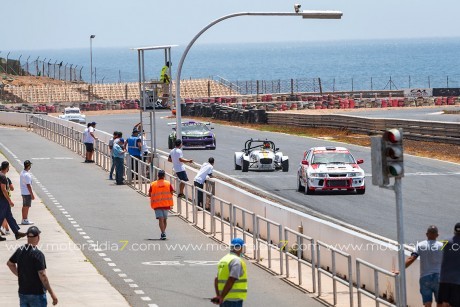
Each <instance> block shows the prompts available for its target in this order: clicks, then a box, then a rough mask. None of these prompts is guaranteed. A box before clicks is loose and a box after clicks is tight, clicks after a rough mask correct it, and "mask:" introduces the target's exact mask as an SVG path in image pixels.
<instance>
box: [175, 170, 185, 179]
mask: <svg viewBox="0 0 460 307" xmlns="http://www.w3.org/2000/svg"><path fill="white" fill-rule="evenodd" d="M176 176H177V178H179V179H180V180H182V181H188V177H187V172H186V171H182V172H178V173H176Z"/></svg>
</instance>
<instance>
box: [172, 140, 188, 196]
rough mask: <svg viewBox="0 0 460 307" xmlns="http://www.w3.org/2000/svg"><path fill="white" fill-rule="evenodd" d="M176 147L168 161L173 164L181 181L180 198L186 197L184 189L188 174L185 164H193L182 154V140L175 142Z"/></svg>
mask: <svg viewBox="0 0 460 307" xmlns="http://www.w3.org/2000/svg"><path fill="white" fill-rule="evenodd" d="M175 145H176V147H175V148H173V150H171V152H170V153H169V157H168V161H169V162H172V163H173V170H174V172H176V176H177V178H179V179H180V181H181V182H180V184H179V194H178V195H177V196H178V197H185V195H184V188H185V183H184V181H188V177H187V172H186V171H185V166H184V162H186V163H193V160H191V159H184V154H183V153H182V150H181V147H182V140H181V139H177V140H176V142H175Z"/></svg>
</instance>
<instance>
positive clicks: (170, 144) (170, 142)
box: [168, 138, 174, 149]
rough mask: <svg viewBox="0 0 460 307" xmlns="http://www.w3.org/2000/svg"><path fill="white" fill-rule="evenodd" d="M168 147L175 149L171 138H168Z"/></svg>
mask: <svg viewBox="0 0 460 307" xmlns="http://www.w3.org/2000/svg"><path fill="white" fill-rule="evenodd" d="M168 148H169V149H173V148H174V146H173V141H172V139H171V138H168Z"/></svg>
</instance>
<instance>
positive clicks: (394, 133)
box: [385, 129, 402, 143]
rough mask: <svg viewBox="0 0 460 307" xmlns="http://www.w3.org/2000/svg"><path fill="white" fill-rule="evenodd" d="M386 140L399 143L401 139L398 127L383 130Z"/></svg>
mask: <svg viewBox="0 0 460 307" xmlns="http://www.w3.org/2000/svg"><path fill="white" fill-rule="evenodd" d="M385 134H386V137H387V140H388V141H389V142H391V143H399V142H401V141H402V135H401V132H400V131H399V130H398V129H389V130H387V131H386V132H385Z"/></svg>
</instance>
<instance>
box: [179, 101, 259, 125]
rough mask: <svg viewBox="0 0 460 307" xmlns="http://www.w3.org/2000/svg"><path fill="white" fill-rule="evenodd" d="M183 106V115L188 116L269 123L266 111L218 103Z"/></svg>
mask: <svg viewBox="0 0 460 307" xmlns="http://www.w3.org/2000/svg"><path fill="white" fill-rule="evenodd" d="M181 106H182V108H181V112H182V114H183V115H188V116H197V117H212V118H215V119H220V120H225V121H231V122H239V123H259V124H265V123H266V122H267V116H266V111H265V110H264V109H262V110H259V109H242V108H237V107H231V106H226V105H222V104H218V103H187V104H182V105H181Z"/></svg>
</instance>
